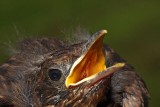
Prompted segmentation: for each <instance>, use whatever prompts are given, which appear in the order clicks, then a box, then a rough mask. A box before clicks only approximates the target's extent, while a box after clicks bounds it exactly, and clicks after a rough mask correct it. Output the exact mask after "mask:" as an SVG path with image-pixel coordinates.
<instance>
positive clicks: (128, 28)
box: [0, 0, 160, 107]
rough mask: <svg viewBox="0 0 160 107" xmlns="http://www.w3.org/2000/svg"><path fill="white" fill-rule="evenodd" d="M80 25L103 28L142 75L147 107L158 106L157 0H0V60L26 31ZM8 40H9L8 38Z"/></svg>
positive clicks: (159, 33)
mask: <svg viewBox="0 0 160 107" xmlns="http://www.w3.org/2000/svg"><path fill="white" fill-rule="evenodd" d="M76 26H82V27H84V28H86V29H87V30H89V31H90V32H92V33H93V32H95V31H97V30H99V29H107V30H108V32H109V33H108V36H106V38H105V42H106V43H107V44H109V45H110V46H111V47H112V48H114V49H115V50H116V51H117V52H118V53H119V54H120V55H121V56H123V57H124V58H125V59H126V60H127V61H128V62H129V63H131V64H132V65H134V66H135V68H136V70H137V72H138V74H139V75H140V76H141V77H143V78H144V80H145V82H146V84H147V86H148V88H149V91H150V95H151V99H150V107H158V106H160V102H159V101H160V85H159V82H158V81H159V75H160V71H159V68H160V30H159V28H160V1H158V0H157V1H155V0H152V1H151V0H150V1H149V0H148V1H147V0H134V1H132V0H120V1H118V0H117V1H115V0H101V1H100V0H99V1H98V0H79V1H77V0H66V1H65V0H63V1H62V0H44V1H38V0H37V1H36V0H34V1H33V0H32V1H31V0H27V1H24V0H1V1H0V62H1V63H2V62H4V61H5V60H6V59H7V58H8V57H9V54H8V53H9V51H7V50H8V48H9V47H12V46H13V43H15V42H16V41H19V40H20V39H22V38H25V37H32V36H45V35H47V36H54V35H63V32H64V33H65V31H67V30H68V31H69V30H72V29H73V28H74V27H76ZM12 42H13V43H12Z"/></svg>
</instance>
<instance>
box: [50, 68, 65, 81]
mask: <svg viewBox="0 0 160 107" xmlns="http://www.w3.org/2000/svg"><path fill="white" fill-rule="evenodd" d="M48 75H49V77H50V79H51V80H52V81H58V80H59V79H60V78H61V76H62V71H60V70H58V69H50V70H49V71H48Z"/></svg>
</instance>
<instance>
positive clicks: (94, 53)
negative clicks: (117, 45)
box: [65, 30, 124, 88]
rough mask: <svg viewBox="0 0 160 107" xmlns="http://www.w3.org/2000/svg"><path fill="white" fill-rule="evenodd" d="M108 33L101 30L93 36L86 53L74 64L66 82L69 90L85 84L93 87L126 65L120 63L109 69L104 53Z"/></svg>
mask: <svg viewBox="0 0 160 107" xmlns="http://www.w3.org/2000/svg"><path fill="white" fill-rule="evenodd" d="M106 33H107V31H106V30H101V31H99V32H97V33H96V34H94V35H93V36H94V37H93V38H91V41H90V43H89V44H88V46H89V47H88V48H87V49H86V52H85V53H84V54H83V55H82V56H80V57H79V58H78V59H77V60H76V61H75V62H74V64H73V65H72V67H71V69H70V73H69V75H68V77H67V79H66V81H65V85H66V87H67V88H70V87H76V86H78V85H80V84H82V83H84V82H87V83H88V84H90V85H91V84H93V83H95V82H96V81H99V80H101V79H103V78H106V77H107V76H109V75H110V74H112V73H114V72H115V71H117V70H118V69H120V68H121V67H123V66H124V63H118V64H116V65H115V66H113V67H108V68H107V66H106V64H105V56H104V53H103V38H104V36H105V34H106Z"/></svg>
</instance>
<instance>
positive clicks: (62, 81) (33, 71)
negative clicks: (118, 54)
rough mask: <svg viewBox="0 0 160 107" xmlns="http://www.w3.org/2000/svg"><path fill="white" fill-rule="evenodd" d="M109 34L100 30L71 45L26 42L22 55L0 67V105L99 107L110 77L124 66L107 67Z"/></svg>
mask: <svg viewBox="0 0 160 107" xmlns="http://www.w3.org/2000/svg"><path fill="white" fill-rule="evenodd" d="M106 33H107V31H106V30H101V31H98V32H96V33H95V34H93V35H92V36H91V37H90V39H88V40H84V41H81V42H77V43H74V44H70V45H68V44H67V43H64V42H62V41H59V40H55V39H48V38H43V39H35V40H33V39H29V40H25V41H23V42H22V47H21V50H20V52H19V53H17V54H16V55H14V56H12V57H11V58H10V59H9V60H8V61H7V62H6V63H4V64H3V65H1V66H0V71H1V72H0V79H1V83H0V85H1V86H2V88H0V91H1V92H0V102H3V103H2V104H6V103H8V104H10V105H12V104H13V105H16V106H21V107H22V106H28V105H30V106H35V107H36V106H37V107H39V106H47V107H52V106H53V107H56V106H58V107H59V106H77V107H79V106H87V105H89V106H97V105H98V104H99V103H100V102H101V101H102V100H105V99H106V98H107V97H106V96H105V93H107V91H108V87H109V84H110V82H109V81H110V76H111V75H112V74H113V73H114V72H117V71H118V70H120V69H121V68H123V66H124V65H125V64H124V63H115V64H113V65H112V66H108V65H107V64H106V63H107V60H108V59H107V58H108V57H109V56H106V55H107V54H106V53H105V52H104V47H103V38H104V36H105V34H106ZM2 72H3V73H2ZM4 72H5V73H4Z"/></svg>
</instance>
